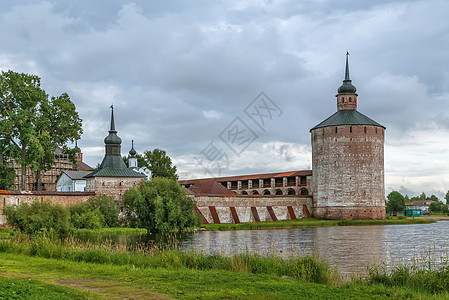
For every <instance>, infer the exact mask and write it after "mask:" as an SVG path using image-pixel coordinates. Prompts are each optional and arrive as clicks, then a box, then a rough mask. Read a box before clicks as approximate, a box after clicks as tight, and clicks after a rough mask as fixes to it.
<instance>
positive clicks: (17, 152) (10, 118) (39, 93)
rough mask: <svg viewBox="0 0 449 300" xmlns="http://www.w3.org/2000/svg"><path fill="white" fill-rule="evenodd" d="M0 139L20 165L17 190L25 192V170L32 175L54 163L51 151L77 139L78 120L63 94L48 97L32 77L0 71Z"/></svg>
mask: <svg viewBox="0 0 449 300" xmlns="http://www.w3.org/2000/svg"><path fill="white" fill-rule="evenodd" d="M0 121H1V122H0V137H1V138H3V139H4V140H6V141H7V142H8V145H6V147H5V148H6V149H8V152H9V154H10V157H11V158H12V159H13V160H14V161H15V162H16V163H17V164H19V165H20V166H21V180H20V188H21V189H27V187H28V183H27V176H26V171H27V169H30V170H32V171H33V172H35V174H36V179H37V182H36V186H37V187H38V189H40V187H41V184H40V173H41V172H44V171H47V170H49V169H50V168H51V167H52V165H53V163H54V151H55V150H56V148H58V147H60V148H62V149H63V150H67V147H65V144H66V143H67V142H74V141H75V140H77V139H79V138H80V136H81V133H82V128H81V119H80V118H79V116H78V113H77V112H76V110H75V105H74V104H73V103H72V102H71V100H70V97H69V96H68V95H67V94H65V93H64V94H62V95H61V96H58V97H52V98H51V99H49V96H48V95H47V94H46V93H45V91H44V90H43V89H42V88H41V84H40V78H39V77H38V76H36V75H29V74H24V73H16V72H13V71H7V72H4V71H2V74H1V76H0Z"/></svg>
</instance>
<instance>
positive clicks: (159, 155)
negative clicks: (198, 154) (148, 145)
mask: <svg viewBox="0 0 449 300" xmlns="http://www.w3.org/2000/svg"><path fill="white" fill-rule="evenodd" d="M144 158H145V160H146V161H147V163H148V165H149V169H150V170H151V176H152V177H153V178H154V177H165V178H173V179H176V180H178V175H177V174H176V166H173V164H172V161H171V158H170V157H169V156H168V155H167V152H165V150H161V149H158V148H156V149H154V150H153V151H145V152H144Z"/></svg>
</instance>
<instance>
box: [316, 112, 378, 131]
mask: <svg viewBox="0 0 449 300" xmlns="http://www.w3.org/2000/svg"><path fill="white" fill-rule="evenodd" d="M339 125H372V126H379V127H382V128H385V126H383V125H380V124H379V123H377V122H376V121H373V120H372V119H370V118H368V117H367V116H365V115H364V114H362V113H359V112H358V111H356V110H352V109H348V110H340V111H337V112H336V113H335V114H333V115H332V116H330V117H329V118H327V119H326V120H324V121H323V122H321V123H320V124H318V125H316V126H315V127H313V128H312V129H310V131H312V130H314V129H317V128H323V127H329V126H339Z"/></svg>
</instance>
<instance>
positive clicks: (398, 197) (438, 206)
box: [386, 191, 449, 214]
mask: <svg viewBox="0 0 449 300" xmlns="http://www.w3.org/2000/svg"><path fill="white" fill-rule="evenodd" d="M444 198H445V200H446V203H449V191H447V193H446V195H445V197H444ZM424 200H427V201H432V202H431V203H430V206H429V211H431V212H437V211H438V212H443V213H447V212H448V211H449V209H448V205H447V204H446V203H443V202H442V201H441V200H440V199H438V197H437V196H435V195H431V196H427V195H426V194H425V193H421V194H420V195H419V196H415V197H412V198H409V196H408V195H405V196H403V195H402V194H401V193H399V192H398V191H392V192H391V193H389V194H388V196H387V200H386V209H387V212H389V213H390V214H395V213H398V212H401V211H403V210H404V209H405V204H406V203H407V202H414V201H424Z"/></svg>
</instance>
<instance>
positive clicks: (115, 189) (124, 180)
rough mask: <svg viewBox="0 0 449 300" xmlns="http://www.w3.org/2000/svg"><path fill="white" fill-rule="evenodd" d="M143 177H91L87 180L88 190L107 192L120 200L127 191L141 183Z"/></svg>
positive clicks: (98, 192)
mask: <svg viewBox="0 0 449 300" xmlns="http://www.w3.org/2000/svg"><path fill="white" fill-rule="evenodd" d="M142 180H143V178H139V177H136V178H134V177H91V178H88V179H87V181H86V190H88V191H92V188H94V191H95V193H96V194H106V195H108V196H112V197H114V198H116V199H117V200H120V199H121V198H122V196H123V194H124V193H125V191H126V190H127V189H129V188H131V187H135V186H137V185H139V183H140V182H141V181H142Z"/></svg>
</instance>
